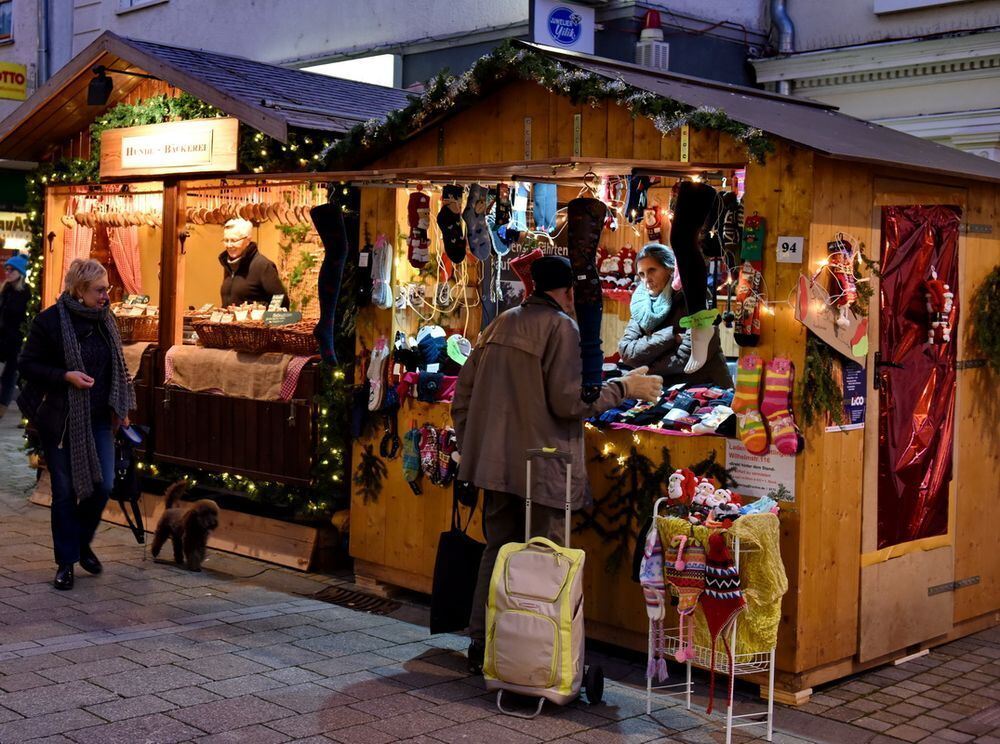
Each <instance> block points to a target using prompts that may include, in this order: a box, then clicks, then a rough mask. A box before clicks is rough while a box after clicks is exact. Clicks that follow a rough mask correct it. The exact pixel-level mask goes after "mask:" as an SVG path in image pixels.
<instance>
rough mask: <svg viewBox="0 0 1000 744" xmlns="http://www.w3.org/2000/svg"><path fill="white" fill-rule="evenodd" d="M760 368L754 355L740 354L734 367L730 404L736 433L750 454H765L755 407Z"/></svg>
mask: <svg viewBox="0 0 1000 744" xmlns="http://www.w3.org/2000/svg"><path fill="white" fill-rule="evenodd" d="M762 371H763V362H761V359H760V357H759V356H757V355H756V354H753V353H751V354H747V355H745V356H742V357H740V361H739V364H738V365H737V368H736V395H735V396H734V397H733V405H732V408H733V411H734V412H735V413H736V422H737V423H736V432H737V433H738V434H739V437H740V441H741V442H743V446H744V447H746V449H747V452H749V453H750V454H753V455H763V454H766V453H767V429H766V428H765V427H764V419H763V418H762V417H761V414H760V408H759V405H760V403H759V401H760V378H761V373H762Z"/></svg>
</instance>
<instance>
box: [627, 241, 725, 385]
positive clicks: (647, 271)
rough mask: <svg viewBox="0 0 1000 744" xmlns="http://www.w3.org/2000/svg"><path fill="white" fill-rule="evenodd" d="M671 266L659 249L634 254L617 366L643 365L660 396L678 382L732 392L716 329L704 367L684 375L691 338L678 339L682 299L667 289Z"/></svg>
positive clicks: (664, 249) (670, 253)
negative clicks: (659, 384) (633, 283)
mask: <svg viewBox="0 0 1000 744" xmlns="http://www.w3.org/2000/svg"><path fill="white" fill-rule="evenodd" d="M676 263H677V262H676V260H675V259H674V254H673V251H671V250H670V249H669V248H667V247H666V246H665V245H661V244H659V243H650V244H649V245H647V246H646V247H644V248H643V249H642V250H641V251H639V255H638V256H637V257H636V268H637V273H638V276H639V286H638V287H636V289H635V292H634V293H633V294H632V303H631V307H630V309H631V316H632V317H631V318H630V319H629V322H628V325H627V326H626V327H625V333H624V335H622V339H621V341H619V343H618V353H619V354H620V355H621V360H622V363H623V364H626V365H628V366H629V367H639V366H643V365H648V366H649V373H650V374H653V375H661V376H662V377H663V388H664V390H666V389H667V388H669V387H670V386H671V385H676V384H677V383H680V382H684V383H702V384H710V385H718V386H719V387H723V388H731V387H732V386H733V378H732V376H731V375H730V374H729V368H728V367H727V366H726V358H725V356H723V354H722V344H721V342H720V341H719V329H718V327H716V328H715V334H714V335H713V336H712V340H711V342H710V343H709V345H708V361H706V362H705V365H704V366H703V367H701V369H699V370H697V371H695V372H693V373H692V374H685V373H684V366H685V365H686V364H687V361H688V359H689V358H690V356H691V332H690V331H684V332H683V333H680V331H681V330H682V329H681V328H680V319H681V318H682V317H683V316H684V315H685V304H684V299H683V294H682V293H681V292H674V291H673V289H672V287H671V281H672V280H673V275H674V270H675V268H676Z"/></svg>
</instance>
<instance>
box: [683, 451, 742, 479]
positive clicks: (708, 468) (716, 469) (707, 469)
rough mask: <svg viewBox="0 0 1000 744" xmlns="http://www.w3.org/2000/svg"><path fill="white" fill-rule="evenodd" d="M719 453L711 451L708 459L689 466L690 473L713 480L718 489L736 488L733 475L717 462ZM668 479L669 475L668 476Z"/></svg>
mask: <svg viewBox="0 0 1000 744" xmlns="http://www.w3.org/2000/svg"><path fill="white" fill-rule="evenodd" d="M718 457H719V453H718V452H716V451H715V450H712V451H711V452H709V453H708V457H706V458H705V459H704V460H702V461H700V462H697V463H695V464H694V465H692V466H691V472H692V473H694V474H695V475H697V476H698V477H704V478H715V480H716V481H717V482H718V484H719V487H720V488H736V487H737V486H739V485H740V484H739V482H737V480H736V479H735V478H733V474H732V473H731V472H730V471H729V470H728V469H727V468H726V467H725V466H724V465H722V464H721V463H720V462H719V461H718ZM668 477H669V475H668Z"/></svg>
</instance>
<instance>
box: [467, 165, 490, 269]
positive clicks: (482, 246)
mask: <svg viewBox="0 0 1000 744" xmlns="http://www.w3.org/2000/svg"><path fill="white" fill-rule="evenodd" d="M488 197H489V191H488V190H487V189H484V188H483V187H482V186H480V185H479V184H478V183H474V184H472V185H471V186H469V198H468V200H467V201H466V202H465V210H464V211H463V212H462V219H463V220H465V233H466V236H467V237H468V240H469V250H470V251H472V255H473V256H475V257H476V258H478V259H479V260H480V261H486V260H488V259H489V257H490V251H491V250H492V248H493V238H491V237H490V228H489V226H488V225H487V224H486V202H487V198H488Z"/></svg>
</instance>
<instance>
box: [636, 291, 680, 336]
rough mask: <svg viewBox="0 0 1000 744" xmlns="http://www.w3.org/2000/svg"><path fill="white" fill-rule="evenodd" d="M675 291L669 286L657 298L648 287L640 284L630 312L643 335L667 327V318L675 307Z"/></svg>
mask: <svg viewBox="0 0 1000 744" xmlns="http://www.w3.org/2000/svg"><path fill="white" fill-rule="evenodd" d="M673 294H674V293H673V289H671V287H670V285H669V284H668V285H667V286H666V287H664V288H663V289H662V290H661V291H660V293H659V294H658V295H656V296H652V295H650V294H649V292H648V291H647V290H646V287H645V286H644V285H642V284H640V285H639V286H638V287H636V288H635V291H634V292H632V302H631V303H630V305H629V310H630V311H631V313H632V320H634V321H635V322H636V323H638V324H639V328H641V329H642V332H643V333H646V334H650V333H653V332H654V331H658V330H660V329H661V328H663V326H664V325H666V322H667V316H669V315H670V308H671V306H672V305H673Z"/></svg>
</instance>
